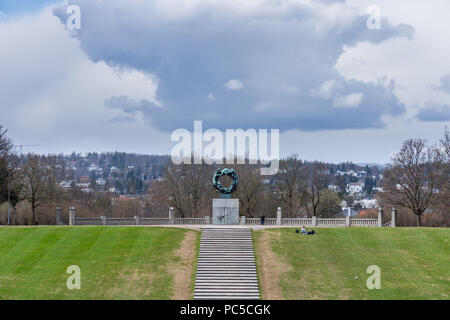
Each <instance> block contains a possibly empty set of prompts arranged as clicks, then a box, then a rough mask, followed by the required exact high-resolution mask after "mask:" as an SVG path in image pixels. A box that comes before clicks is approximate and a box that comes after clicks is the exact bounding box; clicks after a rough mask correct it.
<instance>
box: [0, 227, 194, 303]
mask: <svg viewBox="0 0 450 320" xmlns="http://www.w3.org/2000/svg"><path fill="white" fill-rule="evenodd" d="M197 239H198V232H195V231H189V230H182V229H172V228H159V227H156V228H145V227H9V228H0V299H174V298H175V299H190V298H191V293H192V290H193V288H192V285H193V282H192V277H193V272H194V270H195V269H194V267H193V265H194V259H195V250H196V243H197ZM70 265H78V266H79V267H80V270H81V289H80V290H77V289H74V290H69V289H68V288H67V286H66V281H67V279H68V277H69V276H70V274H67V273H66V269H67V267H68V266H70ZM175 271H176V272H175Z"/></svg>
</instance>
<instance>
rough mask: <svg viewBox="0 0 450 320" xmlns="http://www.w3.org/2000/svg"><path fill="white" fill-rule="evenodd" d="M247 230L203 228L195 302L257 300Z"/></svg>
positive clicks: (253, 267) (252, 257)
mask: <svg viewBox="0 0 450 320" xmlns="http://www.w3.org/2000/svg"><path fill="white" fill-rule="evenodd" d="M259 298H260V297H259V285H258V277H257V273H256V263H255V254H254V251H253V239H252V235H251V231H250V229H249V228H238V229H236V228H226V227H223V228H222V227H220V228H202V236H201V240H200V251H199V256H198V264H197V274H196V281H195V292H194V299H237V300H242V299H259Z"/></svg>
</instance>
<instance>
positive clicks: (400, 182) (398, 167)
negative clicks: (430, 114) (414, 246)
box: [377, 139, 442, 227]
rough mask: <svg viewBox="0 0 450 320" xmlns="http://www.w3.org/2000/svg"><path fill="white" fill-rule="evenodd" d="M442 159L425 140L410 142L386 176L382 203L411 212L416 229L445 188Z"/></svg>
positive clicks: (406, 144) (396, 158)
mask: <svg viewBox="0 0 450 320" xmlns="http://www.w3.org/2000/svg"><path fill="white" fill-rule="evenodd" d="M441 174H442V157H441V153H440V152H439V150H438V149H437V148H435V147H427V146H426V141H425V140H423V139H408V140H406V141H404V142H403V145H402V148H401V150H400V152H399V153H397V154H396V155H395V156H394V157H393V158H392V164H391V165H390V166H389V167H388V169H387V170H385V171H384V173H383V182H382V187H383V192H379V193H378V194H377V195H378V197H379V198H380V201H381V202H384V203H388V204H390V205H393V206H398V207H404V208H408V209H409V210H410V211H411V212H412V213H414V214H415V215H416V216H417V226H418V227H420V226H421V223H422V221H421V220H422V214H423V213H424V212H425V210H427V209H428V207H429V206H430V204H431V203H432V201H433V200H434V199H435V198H436V196H437V194H438V190H439V187H440V186H441V185H442V175H441Z"/></svg>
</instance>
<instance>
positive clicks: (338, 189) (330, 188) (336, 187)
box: [328, 184, 341, 192]
mask: <svg viewBox="0 0 450 320" xmlns="http://www.w3.org/2000/svg"><path fill="white" fill-rule="evenodd" d="M328 189H329V190H333V191H334V192H339V191H341V188H339V186H337V185H335V184H329V185H328Z"/></svg>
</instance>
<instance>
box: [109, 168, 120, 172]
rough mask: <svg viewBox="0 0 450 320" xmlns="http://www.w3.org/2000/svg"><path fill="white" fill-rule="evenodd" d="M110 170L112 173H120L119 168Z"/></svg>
mask: <svg viewBox="0 0 450 320" xmlns="http://www.w3.org/2000/svg"><path fill="white" fill-rule="evenodd" d="M110 170H111V173H114V172H117V173H118V172H119V168H117V167H115V166H112V167H111V169H110Z"/></svg>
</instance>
